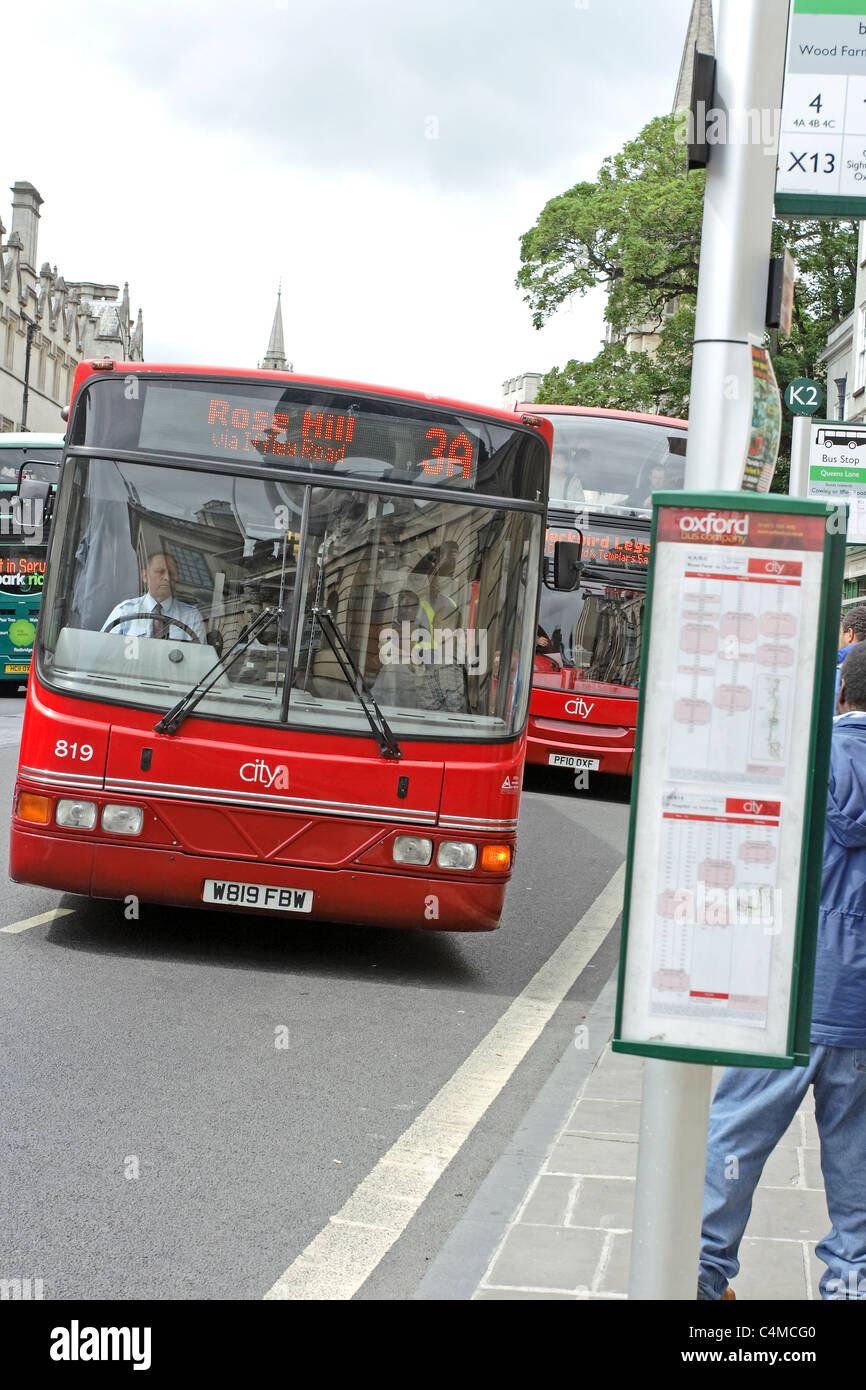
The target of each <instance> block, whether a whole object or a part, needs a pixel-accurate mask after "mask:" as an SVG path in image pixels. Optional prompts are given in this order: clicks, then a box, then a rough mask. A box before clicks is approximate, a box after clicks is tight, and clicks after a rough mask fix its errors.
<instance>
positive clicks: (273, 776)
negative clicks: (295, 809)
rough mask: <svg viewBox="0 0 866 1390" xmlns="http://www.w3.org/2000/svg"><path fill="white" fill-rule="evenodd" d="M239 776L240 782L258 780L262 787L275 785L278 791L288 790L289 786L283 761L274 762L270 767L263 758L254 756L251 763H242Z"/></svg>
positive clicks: (287, 772)
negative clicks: (254, 758) (253, 760)
mask: <svg viewBox="0 0 866 1390" xmlns="http://www.w3.org/2000/svg"><path fill="white" fill-rule="evenodd" d="M240 777H241V781H242V782H260V783H261V785H262V786H263V787H276V788H277V790H278V791H288V788H289V769H288V768H287V767H286V765H285V763H276V764H275V765H274V766H273V767H270V766H269V765H268V764H267V763H266V762H265V760H264V758H256V760H255V762H253V763H243V764H242V765H241V770H240Z"/></svg>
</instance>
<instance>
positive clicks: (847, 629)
mask: <svg viewBox="0 0 866 1390" xmlns="http://www.w3.org/2000/svg"><path fill="white" fill-rule="evenodd" d="M840 635H841V639H842V645H841V647H840V648H839V651H838V653H837V656H836V690H835V692H834V695H833V713H834V714H835V713H836V705H837V703H838V701H839V675H840V672H841V670H842V662H843V661H844V660H845V658H846V656H847V655H848V653H849V652H852V651H853V650H854V648H855V647H856V645H857V643H858V642H862V641H863V639H864V638H866V606H864V605H863V604H861V605H859V606H858V607H857V608H851V609H849V611H848V612H847V613H843V614H842V626H841V628H840Z"/></svg>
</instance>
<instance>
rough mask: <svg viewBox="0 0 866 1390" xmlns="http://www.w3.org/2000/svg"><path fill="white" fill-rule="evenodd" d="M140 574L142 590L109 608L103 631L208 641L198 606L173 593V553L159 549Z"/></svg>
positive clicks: (124, 634) (174, 561) (174, 585)
mask: <svg viewBox="0 0 866 1390" xmlns="http://www.w3.org/2000/svg"><path fill="white" fill-rule="evenodd" d="M141 578H142V582H143V583H144V586H145V590H144V593H143V594H139V595H137V596H136V597H135V598H127V599H123V600H122V601H121V602H120V603H118V604H117V605H116V606H115V607H114V608H112V610H111V612H110V613H109V615H108V617H107V618H106V620H105V622H104V623H103V624H102V631H103V632H114V633H117V634H118V635H119V636H121V637H157V638H171V639H172V640H173V641H176V642H206V641H207V636H206V633H205V626H204V622H203V620H202V616H201V614H200V613H199V611H198V609H197V608H194V607H193V605H192V604H191V603H182V602H181V600H180V599H176V598H175V597H174V591H175V589H176V588H177V582H178V570H177V561H176V560H175V558H174V556H173V555H169V554H167V553H166V552H162V551H157V552H156V554H154V555H151V556H150V558H149V560H148V562H147V564H146V566H145V568H144V569H143V570H142V572H141Z"/></svg>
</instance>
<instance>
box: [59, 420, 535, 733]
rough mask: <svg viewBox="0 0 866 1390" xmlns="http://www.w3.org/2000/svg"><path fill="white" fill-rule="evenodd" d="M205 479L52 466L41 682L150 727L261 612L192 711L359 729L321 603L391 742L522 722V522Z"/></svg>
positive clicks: (305, 486)
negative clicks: (137, 710)
mask: <svg viewBox="0 0 866 1390" xmlns="http://www.w3.org/2000/svg"><path fill="white" fill-rule="evenodd" d="M503 433H505V432H503ZM533 447H535V446H533ZM538 448H539V450H540V445H539V446H538ZM212 469H213V466H212V465H211V468H210V469H209V468H207V466H202V464H201V463H199V464H198V466H197V467H195V468H193V467H187V466H183V465H181V464H180V463H178V462H174V463H172V464H170V465H153V464H150V463H142V462H130V461H124V460H121V459H111V458H91V457H85V456H83V455H81V454H72V455H71V456H69V457H68V458H67V461H66V463H65V465H64V473H63V478H62V482H61V487H60V495H59V499H58V505H57V511H56V514H55V528H56V531H57V533H58V540H57V545H56V548H55V551H54V554H53V555H52V565H51V573H50V575H49V587H48V590H47V593H46V599H45V603H46V613H45V615H44V621H43V624H42V626H41V628H40V638H41V666H40V671H41V675H42V678H43V679H44V680H45V681H46V683H47V684H49V685H50V686H53V687H54V688H55V689H57V690H58V691H60V692H62V693H63V694H67V695H78V696H85V697H90V698H93V699H99V700H111V701H113V702H117V703H121V704H124V705H129V706H139V707H144V708H147V709H151V710H153V711H157V712H159V713H162V714H164V713H165V712H166V711H167V710H168V709H169V708H170V707H172V706H173V705H174V704H175V703H176V702H177V701H178V700H179V699H180V698H181V697H182V696H184V695H185V694H186V693H187V692H188V691H189V690H190V688H191V687H193V686H194V685H195V684H196V682H197V681H199V680H201V678H202V677H203V676H204V675H205V674H206V672H207V671H209V670H210V669H211V667H212V666H213V665H214V664H215V662H216V661H217V659H218V657H219V656H220V654H222V653H224V652H227V651H228V650H229V648H230V647H231V645H232V643H234V642H235V641H236V640H237V638H238V637H239V635H240V634H241V632H242V631H243V630H244V629H245V628H246V627H247V626H248V624H249V623H250V622H251V621H253V620H254V619H255V618H256V617H257V616H258V615H260V614H261V613H262V612H263V611H264V610H265V609H266V608H268V607H270V608H273V609H274V610H278V611H279V614H280V616H279V617H278V618H276V617H275V619H274V621H273V623H271V624H270V625H269V626H267V627H265V628H263V629H262V630H261V631H260V632H259V633H258V634H257V637H256V639H255V640H254V641H253V642H252V643H251V644H250V645H249V646H248V647H247V648H246V650H245V651H244V652H243V653H242V654H241V655H240V657H239V658H238V660H237V661H236V662H235V663H234V664H233V665H232V666H231V667H230V668H229V669H228V670H227V671H225V672H223V673H221V674H220V675H219V677H218V678H217V679H216V681H215V682H214V684H213V687H212V688H211V689H210V690H209V691H208V692H207V694H206V695H205V696H204V697H203V698H202V699H201V701H200V702H199V703H198V704H197V705H196V709H195V714H196V716H197V717H203V716H204V717H211V718H218V719H219V718H222V719H230V720H234V721H244V722H250V723H256V724H271V725H274V724H279V723H284V724H287V725H289V726H293V727H295V728H301V729H309V730H316V731H321V730H322V728H324V727H327V728H328V729H329V730H331V731H333V732H345V733H365V734H369V732H370V730H369V725H368V723H367V719H366V716H365V714H364V710H363V707H362V705H361V704H360V703H359V701H358V698H357V695H356V693H355V691H354V689H353V687H352V686H351V685H349V684H347V677H346V674H345V672H344V671H343V670H342V669H341V666H340V664H339V662H338V660H337V658H336V656H335V654H334V651H333V649H332V647H331V645H330V644H329V642H328V641H327V640H326V635H325V633H324V632H323V629H322V624H321V622H320V621H319V619H318V618H317V615H316V612H315V610H316V609H327V611H328V612H329V613H330V615H331V617H332V619H333V622H334V624H335V625H336V626H337V627H338V629H339V631H340V634H341V636H342V638H343V640H344V642H345V644H346V647H347V648H348V650H349V652H350V654H351V656H352V658H353V661H354V663H355V664H356V666H357V668H358V669H359V670H360V672H361V673H362V674H363V677H364V681H365V683H366V684H367V686H369V688H370V689H371V691H372V693H373V696H374V698H375V700H376V702H377V704H378V705H379V707H380V708H381V710H382V711H383V713H384V714H385V715H386V717H387V720H388V723H389V724H390V725H391V726H392V727H393V730H394V733H395V735H396V737H397V738H398V739H399V738H404V737H415V738H445V737H447V738H450V739H472V740H473V741H477V740H483V739H491V738H503V737H506V736H513V734H514V731H515V730H518V729H519V728H520V727H521V723H522V721H523V719H524V717H525V713H526V705H527V701H528V697H529V688H530V677H529V673H530V671H531V664H532V646H533V631H532V615H533V613H534V594H535V590H536V586H537V575H538V569H539V565H540V555H539V551H540V546H541V531H542V518H541V516H540V515H539V514H538V513H537V512H532V511H529V510H525V509H510V508H506V507H503V506H501V505H500V506H498V507H497V506H493V505H487V504H486V500H485V499H484V498H478V499H477V501H475V502H473V503H471V504H467V502H466V500H465V498H464V497H463V496H459V495H458V496H451V495H449V494H448V493H446V492H444V491H443V493H442V495H441V496H435V497H432V498H431V496H430V495H429V492H428V495H427V496H426V497H415V496H413V495H411V492H409V491H408V490H405V489H403V490H397V489H394V490H389V489H387V488H383V486H382V484H381V482H378V483H377V482H373V483H370V484H368V485H367V488H366V490H365V489H364V488H363V487H362V486H359V485H358V483H357V480H353V479H351V478H346V477H342V478H339V479H337V478H336V477H335V478H334V481H333V482H332V483H329V484H328V485H320V484H317V483H316V482H315V481H314V480H312V479H311V480H310V482H306V481H304V480H303V479H298V480H296V481H292V480H289V479H286V478H284V477H280V476H279V474H277V473H275V474H274V476H273V477H267V478H263V477H255V476H251V475H249V474H241V473H235V472H230V471H227V470H225V469H224V468H223V469H220V470H218V471H217V470H213V471H212Z"/></svg>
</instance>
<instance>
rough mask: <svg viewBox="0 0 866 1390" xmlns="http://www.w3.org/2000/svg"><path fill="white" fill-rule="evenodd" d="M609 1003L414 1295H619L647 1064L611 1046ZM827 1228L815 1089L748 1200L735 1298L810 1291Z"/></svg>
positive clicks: (592, 1018) (609, 997)
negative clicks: (589, 1050) (589, 1042)
mask: <svg viewBox="0 0 866 1390" xmlns="http://www.w3.org/2000/svg"><path fill="white" fill-rule="evenodd" d="M612 1006H613V982H611V983H610V984H609V985H608V986H607V987H606V989H605V991H604V993H603V995H602V996H601V997H600V999H599V1001H598V1004H597V1005H596V1006H595V1007H594V1008H593V1010H592V1011H591V1012H590V1014H589V1015H588V1024H589V1032H590V1036H595V1037H596V1039H597V1041H598V1047H597V1053H598V1055H595V1056H589V1057H584V1059H583V1066H582V1068H581V1061H580V1059H579V1057H578V1055H577V1054H578V1049H577V1048H574V1047H572V1048H570V1049H569V1054H570V1055H566V1056H565V1057H564V1058H563V1059H562V1062H561V1063H560V1065H559V1067H558V1068H557V1072H556V1073H554V1076H553V1077H552V1078H551V1081H550V1082H549V1083H548V1086H547V1087H546V1088H545V1091H543V1092H542V1093H541V1095H540V1096H539V1099H538V1101H537V1102H536V1105H535V1106H533V1107H532V1110H531V1111H530V1112H529V1115H528V1116H527V1117H526V1119H525V1120H524V1123H523V1125H522V1126H521V1130H520V1131H518V1134H517V1135H516V1136H515V1138H514V1140H513V1141H512V1143H511V1145H510V1146H509V1149H508V1150H506V1153H505V1154H504V1155H503V1158H502V1159H500V1161H499V1163H498V1164H497V1167H496V1168H495V1169H494V1171H493V1172H492V1173H491V1175H490V1177H489V1178H488V1179H487V1181H486V1182H485V1184H484V1186H483V1187H482V1189H481V1191H480V1192H479V1194H478V1196H477V1197H476V1199H475V1201H474V1202H473V1204H472V1207H470V1210H469V1212H468V1213H467V1215H466V1217H465V1218H464V1221H463V1222H462V1223H461V1226H460V1227H458V1229H457V1230H456V1231H455V1232H454V1233H453V1235H452V1237H451V1239H450V1240H449V1242H448V1243H447V1245H446V1246H445V1248H444V1249H443V1251H442V1252H441V1254H440V1256H439V1257H438V1258H437V1260H436V1262H435V1263H434V1265H433V1267H432V1269H431V1271H430V1273H429V1274H428V1276H427V1278H426V1279H425V1280H424V1282H423V1284H422V1285H421V1287H420V1288H419V1290H418V1291H417V1293H416V1295H415V1297H416V1298H431V1299H432V1298H438V1299H441V1298H464V1299H466V1298H468V1299H483V1300H490V1299H498V1300H502V1299H547V1300H551V1299H553V1300H556V1299H571V1300H575V1299H578V1300H591V1299H624V1298H626V1296H627V1288H628V1273H629V1249H630V1243H631V1225H632V1212H633V1207H634V1188H635V1172H636V1168H637V1140H638V1127H639V1120H640V1098H641V1079H642V1070H643V1061H642V1059H641V1058H638V1057H631V1056H625V1055H622V1054H619V1053H613V1052H611V1051H610V1047H609V1043H608V1039H609V1038H610V1035H611V1032H612V1026H611V1011H612ZM600 1028H601V1030H602V1031H599V1030H600ZM581 1071H582V1074H579V1073H581ZM717 1075H721V1072H718V1073H717ZM574 1081H576V1083H577V1084H571V1083H572V1082H574ZM570 1084H571V1090H570V1094H569V1097H568V1102H567V1104H565V1105H563V1103H562V1102H563V1099H564V1097H565V1094H566V1092H567V1091H568V1088H569V1085H570ZM545 1092H546V1093H547V1094H545ZM575 1098H576V1099H575ZM557 1106H558V1107H559V1114H558V1115H556V1110H557ZM533 1112H535V1113H533ZM551 1121H553V1123H551ZM829 1227H830V1222H829V1218H828V1216H827V1209H826V1205H825V1201H824V1189H823V1182H822V1178H821V1169H820V1163H819V1154H818V1134H817V1130H816V1127H815V1117H814V1106H813V1103H812V1094H811V1092H810V1093H809V1096H808V1099H807V1101H805V1102H804V1104H803V1106H802V1107H801V1109H800V1111H799V1112H798V1113H797V1115H796V1117H795V1119H794V1122H793V1124H792V1125H791V1128H790V1129H789V1130H788V1132H787V1134H786V1135H785V1137H784V1138H783V1140H782V1142H781V1144H780V1145H779V1146H778V1148H777V1149H776V1150H775V1151H774V1153H773V1154H772V1155H771V1156H770V1159H769V1161H768V1163H767V1166H766V1168H765V1170H764V1173H763V1176H762V1178H761V1182H760V1184H759V1186H758V1189H757V1192H756V1194H755V1202H754V1206H753V1208H752V1215H751V1217H750V1220H749V1225H748V1227H747V1229H746V1235H745V1238H744V1240H743V1243H742V1245H741V1247H740V1264H741V1269H740V1274H739V1275H738V1277H737V1279H736V1280H735V1282H734V1286H733V1287H734V1291H735V1293H736V1295H737V1298H738V1299H759V1298H760V1299H773V1300H782V1301H789V1300H804V1299H817V1298H818V1297H819V1293H818V1282H819V1279H820V1277H821V1274H822V1273H823V1272H824V1265H823V1264H822V1263H821V1261H820V1260H818V1259H817V1258H816V1256H815V1253H814V1246H815V1243H816V1242H817V1241H818V1240H820V1239H821V1237H822V1236H824V1235H826V1233H827V1231H828V1230H829Z"/></svg>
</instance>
